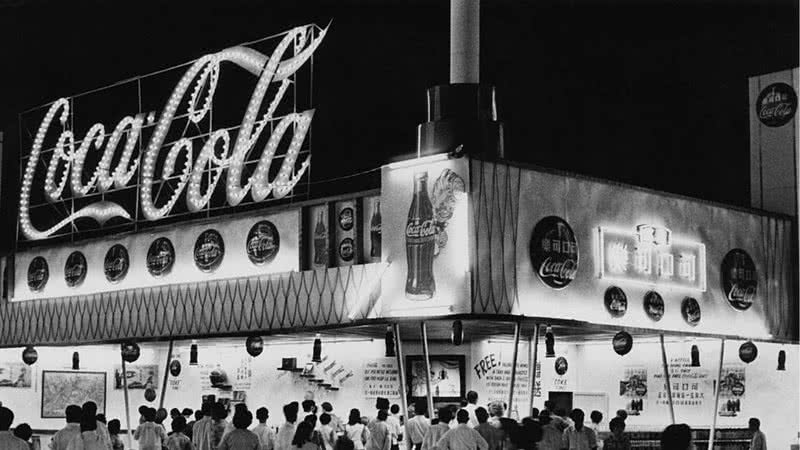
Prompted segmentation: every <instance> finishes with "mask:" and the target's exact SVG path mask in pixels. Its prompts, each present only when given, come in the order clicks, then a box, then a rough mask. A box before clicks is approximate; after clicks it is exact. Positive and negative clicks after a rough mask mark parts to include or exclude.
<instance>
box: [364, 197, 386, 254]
mask: <svg viewBox="0 0 800 450" xmlns="http://www.w3.org/2000/svg"><path fill="white" fill-rule="evenodd" d="M362 205H363V208H364V214H362V223H363V225H362V227H361V229H362V240H363V242H364V261H365V262H369V263H376V262H380V260H381V241H382V238H383V235H382V232H381V221H382V219H381V198H380V197H364V199H363V201H362Z"/></svg>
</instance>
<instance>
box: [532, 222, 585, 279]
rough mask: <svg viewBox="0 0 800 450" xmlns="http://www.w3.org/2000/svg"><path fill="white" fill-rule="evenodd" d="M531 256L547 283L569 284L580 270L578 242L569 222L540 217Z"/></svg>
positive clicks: (533, 238) (540, 277) (534, 231)
mask: <svg viewBox="0 0 800 450" xmlns="http://www.w3.org/2000/svg"><path fill="white" fill-rule="evenodd" d="M530 258H531V264H533V270H534V271H536V274H537V275H539V279H540V280H542V282H543V283H544V284H546V285H547V286H549V287H551V288H553V289H561V288H564V287H566V286H567V285H568V284H569V283H570V282H571V281H572V280H574V279H575V276H576V275H577V273H578V241H577V240H576V239H575V233H574V232H573V231H572V228H570V226H569V224H567V222H565V221H564V220H563V219H561V218H560V217H556V216H549V217H545V218H544V219H542V220H540V221H539V223H537V224H536V226H535V227H534V228H533V233H532V235H531V242H530Z"/></svg>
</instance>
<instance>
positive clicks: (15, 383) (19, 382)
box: [0, 362, 33, 388]
mask: <svg viewBox="0 0 800 450" xmlns="http://www.w3.org/2000/svg"><path fill="white" fill-rule="evenodd" d="M32 371H33V369H31V368H30V367H28V366H27V365H25V364H24V363H9V362H4V363H0V387H12V388H29V387H31V372H32Z"/></svg>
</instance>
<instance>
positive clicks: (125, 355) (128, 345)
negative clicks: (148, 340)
mask: <svg viewBox="0 0 800 450" xmlns="http://www.w3.org/2000/svg"><path fill="white" fill-rule="evenodd" d="M120 352H121V353H122V359H124V360H125V362H129V363H132V362H136V360H137V359H139V355H140V354H141V349H140V348H139V344H137V343H136V342H133V341H126V342H123V343H122V344H120Z"/></svg>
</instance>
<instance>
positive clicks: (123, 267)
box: [103, 244, 131, 283]
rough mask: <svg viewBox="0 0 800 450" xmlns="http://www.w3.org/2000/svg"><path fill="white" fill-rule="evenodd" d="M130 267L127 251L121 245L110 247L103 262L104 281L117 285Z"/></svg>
mask: <svg viewBox="0 0 800 450" xmlns="http://www.w3.org/2000/svg"><path fill="white" fill-rule="evenodd" d="M130 265H131V260H130V258H129V257H128V250H127V249H126V248H125V246H124V245H122V244H115V245H112V246H111V248H109V249H108V251H107V252H106V258H105V260H103V271H104V272H105V273H106V279H107V280H108V281H110V282H112V283H117V282H119V281H120V280H122V279H123V278H125V275H127V273H128V268H129V267H130Z"/></svg>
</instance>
